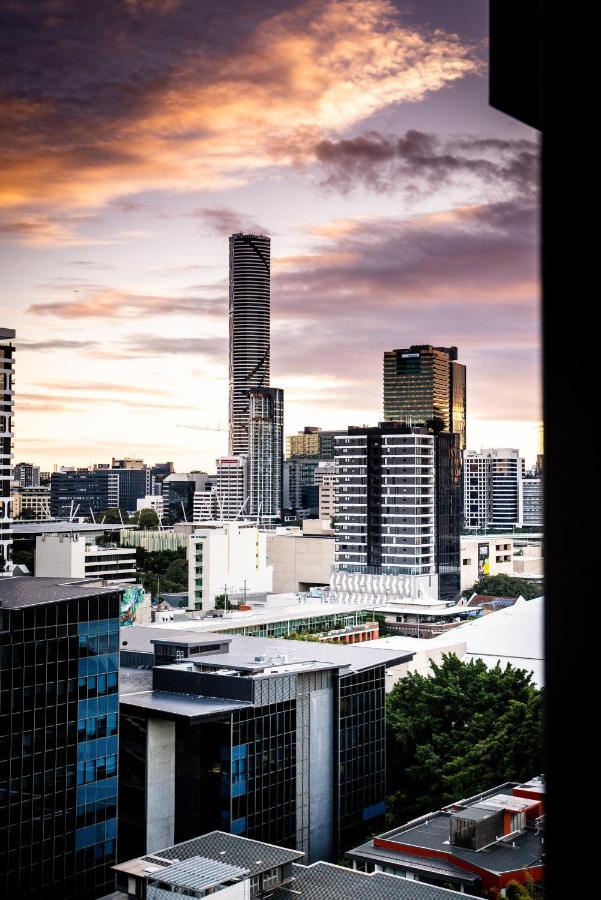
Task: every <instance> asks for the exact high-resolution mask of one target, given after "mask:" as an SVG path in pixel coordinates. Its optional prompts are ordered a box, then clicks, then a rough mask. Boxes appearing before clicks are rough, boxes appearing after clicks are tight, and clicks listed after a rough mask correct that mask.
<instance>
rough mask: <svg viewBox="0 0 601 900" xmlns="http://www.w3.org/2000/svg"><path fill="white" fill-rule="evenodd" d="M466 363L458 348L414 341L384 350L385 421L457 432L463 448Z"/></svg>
mask: <svg viewBox="0 0 601 900" xmlns="http://www.w3.org/2000/svg"><path fill="white" fill-rule="evenodd" d="M465 418H466V388H465V366H464V365H462V363H460V362H458V361H457V347H432V346H431V345H430V344H416V345H413V346H411V347H405V348H403V349H401V350H387V351H386V352H385V353H384V420H385V421H387V422H406V423H407V424H409V425H414V426H426V427H428V428H432V429H433V431H435V432H438V431H449V432H451V433H456V434H459V436H460V449H461V450H465Z"/></svg>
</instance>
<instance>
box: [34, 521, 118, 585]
mask: <svg viewBox="0 0 601 900" xmlns="http://www.w3.org/2000/svg"><path fill="white" fill-rule="evenodd" d="M97 536H98V535H97V534H94V533H90V532H89V531H83V530H81V531H75V530H73V531H68V532H63V531H59V532H56V533H52V532H51V531H48V532H46V533H42V534H39V535H38V536H37V537H36V541H35V574H36V577H51V578H94V579H98V578H103V579H112V580H118V581H124V582H128V583H132V584H133V583H134V582H135V581H136V551H135V550H134V549H133V548H128V547H120V546H119V545H118V544H98V543H96V537H97Z"/></svg>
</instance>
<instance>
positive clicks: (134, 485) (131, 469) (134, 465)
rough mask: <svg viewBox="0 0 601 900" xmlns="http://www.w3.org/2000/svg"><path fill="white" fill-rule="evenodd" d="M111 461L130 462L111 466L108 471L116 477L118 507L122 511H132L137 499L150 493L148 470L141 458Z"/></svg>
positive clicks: (136, 505)
mask: <svg viewBox="0 0 601 900" xmlns="http://www.w3.org/2000/svg"><path fill="white" fill-rule="evenodd" d="M113 462H118V463H131V464H130V465H123V466H122V465H119V466H116V467H113V468H111V469H108V471H109V472H112V473H113V474H114V475H116V477H117V483H118V485H119V500H118V504H117V505H118V507H119V509H121V510H123V512H127V513H134V512H136V510H137V508H138V500H140V499H141V498H142V497H145V496H146V495H147V494H149V493H150V486H151V482H150V471H149V470H148V469H147V468H146V466H145V465H144V463H142V461H141V460H113ZM138 463H140V464H141V465H139V464H138Z"/></svg>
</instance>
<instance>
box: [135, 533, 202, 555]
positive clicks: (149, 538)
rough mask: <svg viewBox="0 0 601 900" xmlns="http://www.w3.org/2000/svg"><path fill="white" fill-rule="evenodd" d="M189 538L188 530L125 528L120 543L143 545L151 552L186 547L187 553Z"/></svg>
mask: <svg viewBox="0 0 601 900" xmlns="http://www.w3.org/2000/svg"><path fill="white" fill-rule="evenodd" d="M188 538H189V535H188V534H187V533H186V532H183V531H175V530H171V529H167V528H161V529H156V530H150V529H148V530H143V531H138V530H137V529H134V528H131V529H127V528H124V529H122V530H121V537H120V543H121V544H122V545H124V546H126V547H143V548H144V550H147V551H148V552H149V553H158V552H159V551H161V550H178V549H179V548H180V547H184V548H185V550H186V555H187V553H188Z"/></svg>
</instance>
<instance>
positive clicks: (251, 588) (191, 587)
mask: <svg viewBox="0 0 601 900" xmlns="http://www.w3.org/2000/svg"><path fill="white" fill-rule="evenodd" d="M266 538H267V536H266V535H265V533H263V532H260V531H259V529H258V528H256V527H255V526H254V525H253V524H252V523H250V522H247V523H242V522H240V523H239V522H217V523H215V524H214V525H212V526H209V525H207V526H206V527H205V528H198V529H196V531H195V532H194V534H192V535H191V537H190V539H189V546H188V608H189V609H194V610H200V611H204V612H206V611H207V610H209V609H213V608H214V607H215V598H216V597H218V596H220V595H221V594H225V593H244V592H245V591H248V593H254V592H257V591H259V592H263V591H266V592H269V591H271V590H272V589H273V570H272V568H271V566H268V565H267V544H266Z"/></svg>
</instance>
